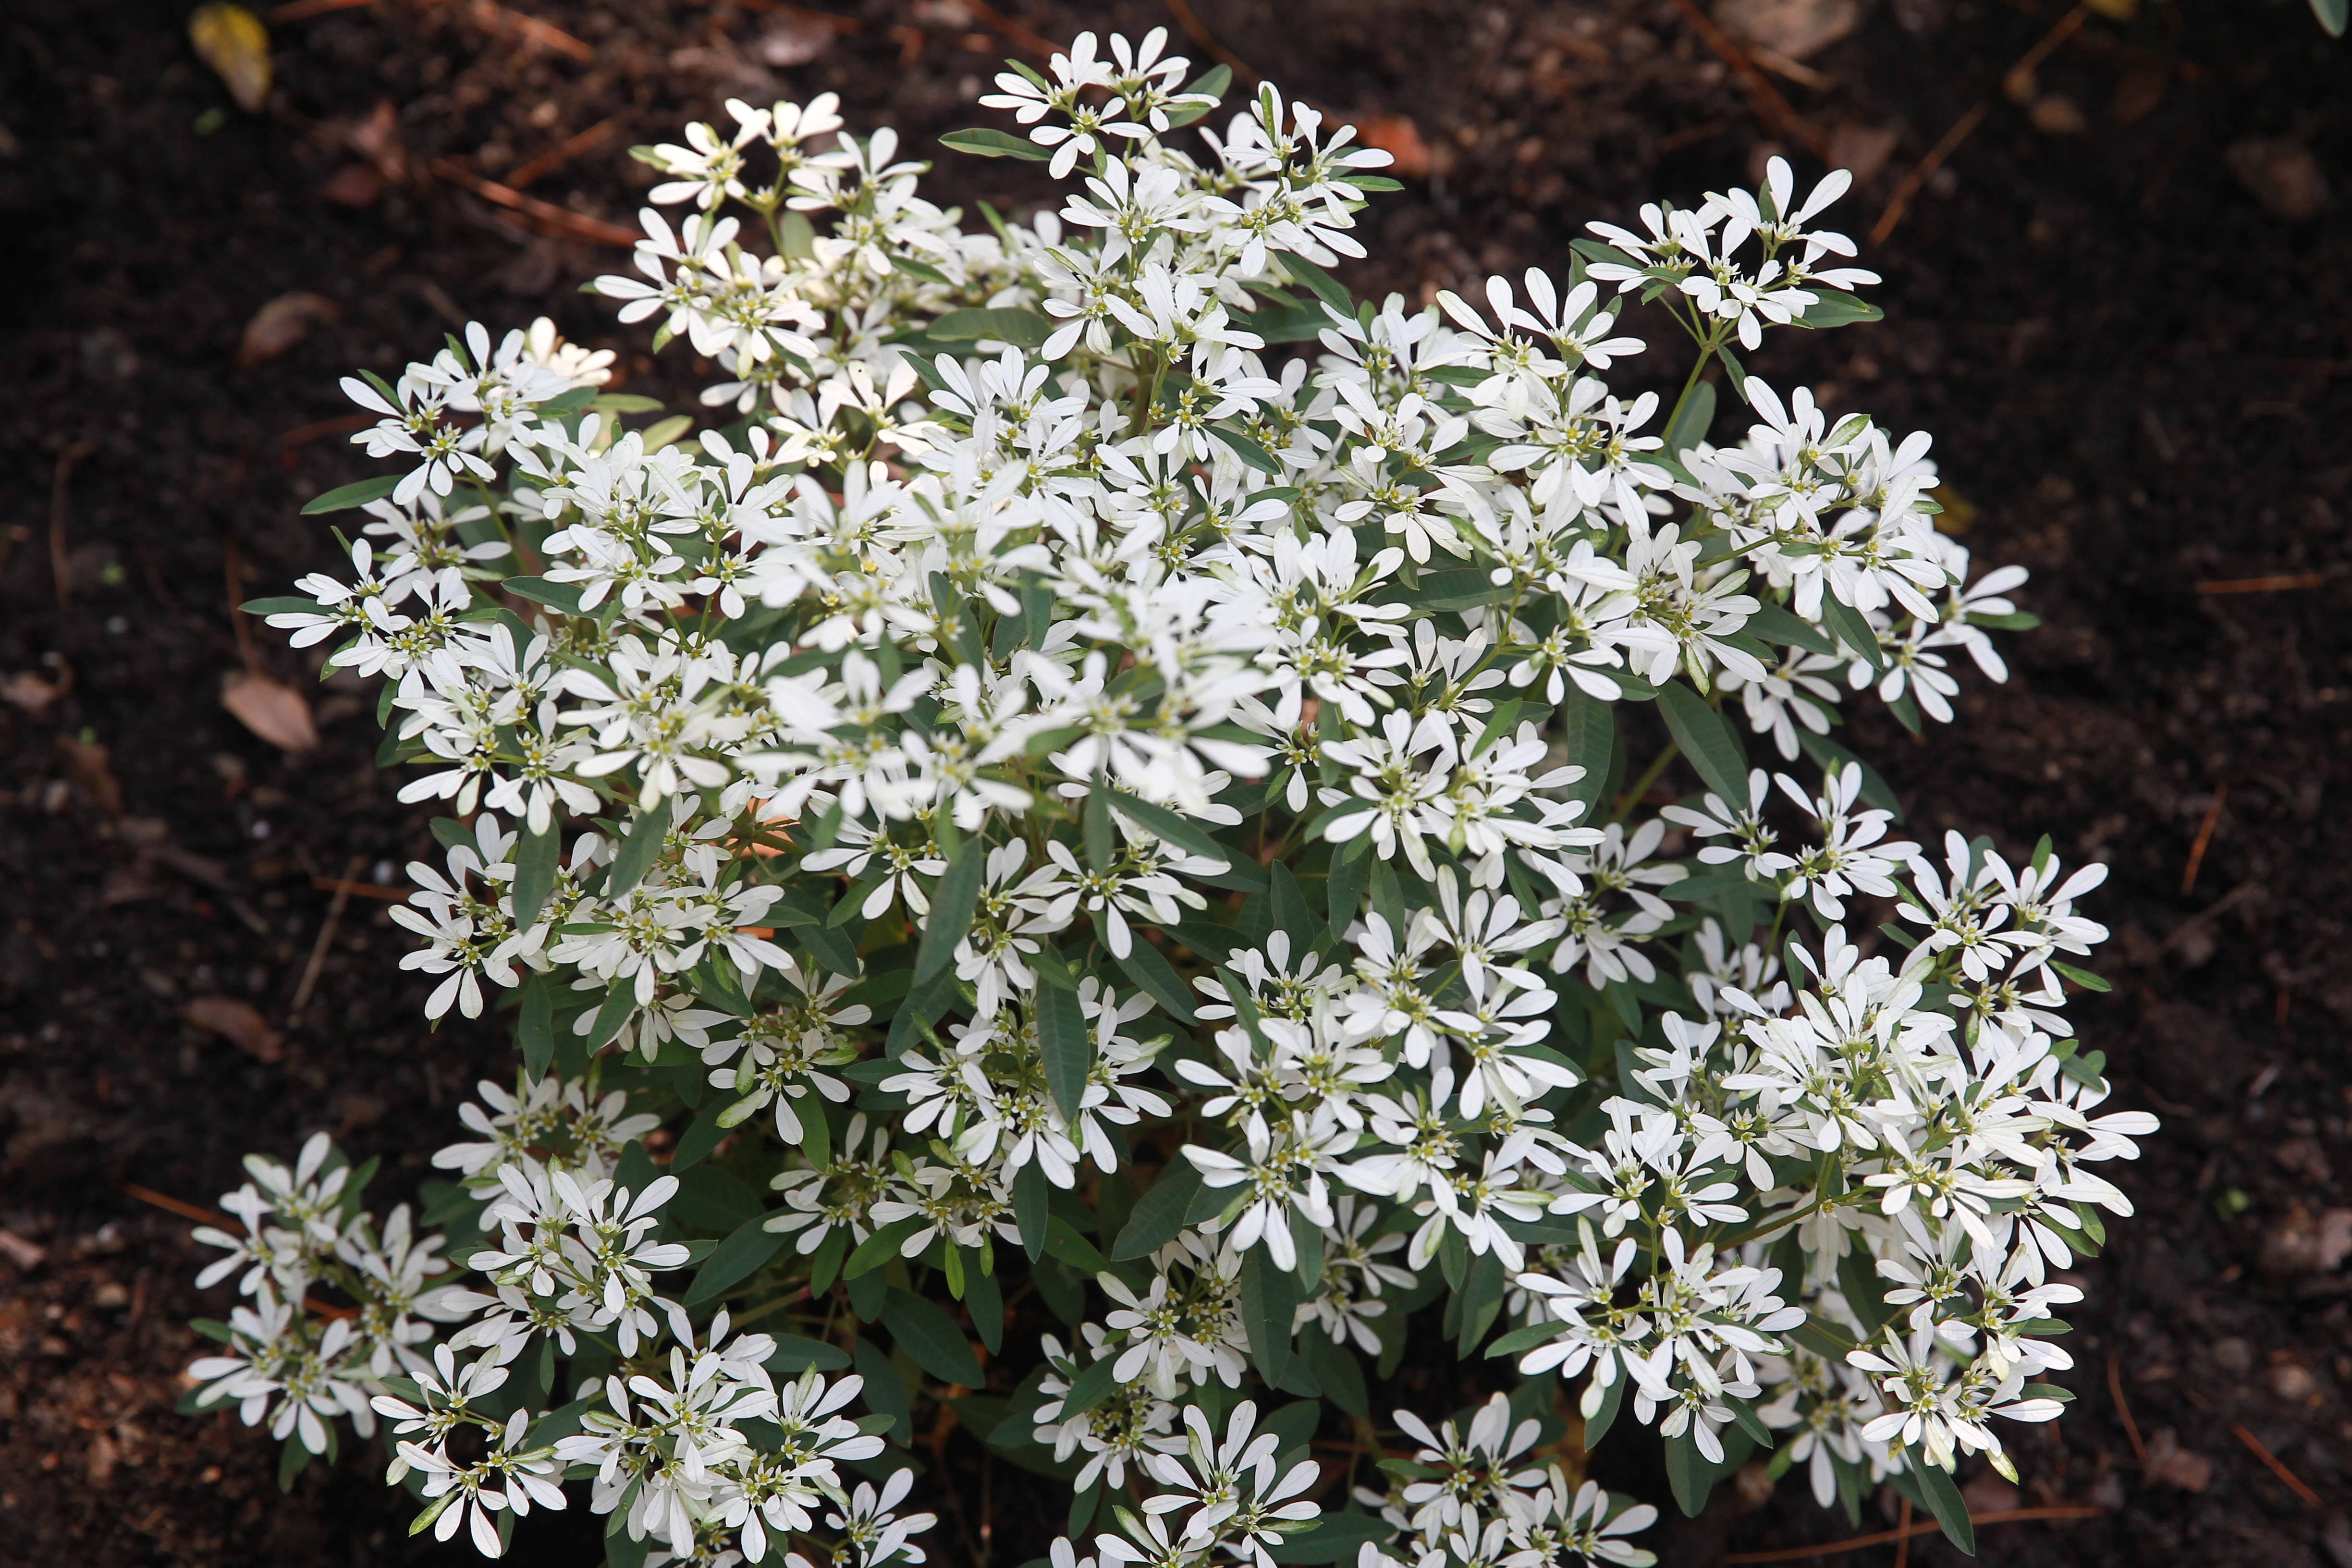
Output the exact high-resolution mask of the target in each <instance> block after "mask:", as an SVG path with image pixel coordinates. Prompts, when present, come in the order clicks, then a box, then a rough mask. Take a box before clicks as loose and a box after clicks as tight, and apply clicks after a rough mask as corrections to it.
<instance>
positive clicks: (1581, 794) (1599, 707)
mask: <svg viewBox="0 0 2352 1568" xmlns="http://www.w3.org/2000/svg"><path fill="white" fill-rule="evenodd" d="M1559 727H1560V740H1561V742H1562V743H1563V744H1565V745H1566V746H1567V748H1568V760H1569V762H1570V763H1574V764H1575V765H1576V766H1578V767H1580V768H1582V769H1583V770H1584V776H1583V777H1582V778H1580V779H1579V780H1578V781H1577V782H1576V783H1575V784H1571V785H1570V786H1569V787H1570V789H1571V790H1572V791H1574V792H1575V797H1576V798H1577V799H1578V800H1581V801H1585V802H1588V803H1589V802H1594V801H1598V800H1599V799H1600V798H1601V792H1602V791H1603V790H1605V789H1607V788H1608V787H1609V770H1610V768H1611V767H1612V765H1613V763H1614V762H1615V755H1616V748H1617V715H1616V712H1615V710H1614V709H1613V707H1612V705H1611V704H1609V703H1606V702H1603V701H1601V699H1599V698H1598V697H1595V696H1593V695H1592V694H1591V692H1589V691H1587V690H1585V689H1583V688H1582V687H1580V686H1578V685H1577V684H1576V683H1575V682H1574V681H1570V683H1569V686H1568V690H1567V692H1566V694H1565V695H1563V696H1562V697H1561V698H1560V702H1559ZM1598 815H1599V814H1598V813H1597V812H1593V811H1587V812H1586V813H1585V815H1584V816H1583V817H1582V818H1581V819H1580V823H1581V826H1586V827H1591V826H1594V822H1593V818H1594V817H1595V816H1598Z"/></svg>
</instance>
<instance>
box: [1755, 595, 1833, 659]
mask: <svg viewBox="0 0 2352 1568" xmlns="http://www.w3.org/2000/svg"><path fill="white" fill-rule="evenodd" d="M1744 629H1745V630H1747V631H1748V632H1751V633H1753V634H1754V635H1756V636H1757V637H1762V638H1763V639H1764V640H1765V641H1766V642H1776V643H1780V644H1781V645H1782V646H1784V647H1801V648H1803V649H1804V650H1805V651H1806V652H1807V653H1818V654H1826V655H1828V656H1829V657H1830V658H1836V657H1837V644H1835V643H1833V642H1832V641H1831V640H1830V639H1829V638H1827V637H1823V636H1822V632H1821V628H1820V627H1818V626H1814V625H1813V624H1812V623H1811V622H1810V621H1807V620H1806V619H1804V618H1803V617H1802V616H1799V615H1797V614H1796V613H1795V612H1794V611H1791V610H1787V609H1783V608H1782V607H1781V606H1780V605H1776V604H1774V603H1772V601H1771V600H1769V599H1767V600H1765V601H1764V602H1763V605H1762V607H1760V608H1759V609H1758V610H1757V612H1756V613H1755V614H1754V615H1752V616H1748V625H1747V626H1746V627H1745V628H1744Z"/></svg>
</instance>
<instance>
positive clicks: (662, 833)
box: [604, 801, 670, 899]
mask: <svg viewBox="0 0 2352 1568" xmlns="http://www.w3.org/2000/svg"><path fill="white" fill-rule="evenodd" d="M669 819H670V810H669V802H667V801H663V802H661V803H660V804H659V805H656V806H655V807H654V808H653V809H652V810H651V811H641V812H639V813H637V816H636V820H635V821H634V822H632V823H630V824H629V831H628V836H627V837H625V838H623V839H622V840H621V847H620V848H619V849H618V850H617V851H615V852H614V856H613V871H612V875H611V876H610V877H609V878H608V879H606V880H605V883H604V896H605V897H606V898H608V899H617V898H619V897H620V896H621V895H622V894H624V893H626V892H627V891H628V890H629V889H632V888H634V887H635V886H636V885H637V884H638V883H639V882H642V881H644V880H645V879H646V872H648V871H650V870H652V869H653V868H654V861H655V860H656V858H658V857H659V856H660V854H661V847H662V843H663V841H664V840H665V839H667V838H668V837H669Z"/></svg>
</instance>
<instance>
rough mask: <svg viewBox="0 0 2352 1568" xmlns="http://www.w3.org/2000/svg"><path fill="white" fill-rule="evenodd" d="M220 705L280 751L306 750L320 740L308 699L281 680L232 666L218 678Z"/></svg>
mask: <svg viewBox="0 0 2352 1568" xmlns="http://www.w3.org/2000/svg"><path fill="white" fill-rule="evenodd" d="M221 706H222V707H224V708H226V709H227V710H229V711H230V712H232V713H234V714H236V718H237V722H239V723H241V724H243V725H244V726H245V727H246V728H247V729H248V730H250V731H253V732H254V733H255V734H257V735H258V736H260V737H261V738H262V739H263V740H265V741H267V742H269V743H270V744H271V745H273V746H275V747H277V748H278V750H279V751H281V752H307V751H310V749H311V748H312V747H314V746H316V745H317V744H318V743H319V727H318V726H317V725H316V724H314V723H312V722H311V721H310V703H308V702H306V701H304V700H303V699H302V694H301V693H300V692H299V691H297V690H295V689H293V688H292V687H290V686H289V685H287V684H286V683H285V682H284V681H282V680H272V679H269V677H268V676H266V675H256V674H254V673H253V672H252V671H250V670H244V669H239V670H234V671H232V672H231V673H230V674H229V676H228V677H227V679H224V680H223V681H222V682H221Z"/></svg>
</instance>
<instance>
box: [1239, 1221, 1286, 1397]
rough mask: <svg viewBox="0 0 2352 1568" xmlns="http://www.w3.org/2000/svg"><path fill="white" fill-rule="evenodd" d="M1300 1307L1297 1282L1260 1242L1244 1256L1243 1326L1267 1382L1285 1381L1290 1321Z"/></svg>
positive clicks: (1258, 1366) (1260, 1370)
mask: <svg viewBox="0 0 2352 1568" xmlns="http://www.w3.org/2000/svg"><path fill="white" fill-rule="evenodd" d="M1297 1308H1298V1282H1297V1280H1295V1279H1292V1278H1291V1277H1290V1274H1289V1272H1288V1271H1287V1270H1286V1269H1283V1268H1276V1266H1275V1262H1274V1258H1272V1257H1271V1256H1270V1255H1269V1253H1268V1252H1267V1249H1266V1248H1265V1246H1264V1245H1263V1244H1261V1245H1259V1246H1256V1247H1251V1248H1250V1249H1249V1251H1248V1252H1247V1253H1245V1254H1244V1256H1243V1258H1242V1278H1241V1310H1242V1329H1243V1331H1244V1332H1245V1333H1246V1334H1247V1335H1248V1336H1249V1347H1250V1359H1251V1360H1253V1361H1255V1363H1257V1369H1258V1371H1259V1373H1262V1374H1263V1375H1264V1376H1265V1380H1266V1381H1267V1382H1268V1383H1279V1382H1281V1381H1282V1373H1283V1370H1284V1369H1285V1368H1286V1367H1287V1366H1288V1365H1289V1364H1290V1321H1291V1318H1292V1316H1293V1315H1294V1314H1295V1313H1296V1312H1297Z"/></svg>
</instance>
